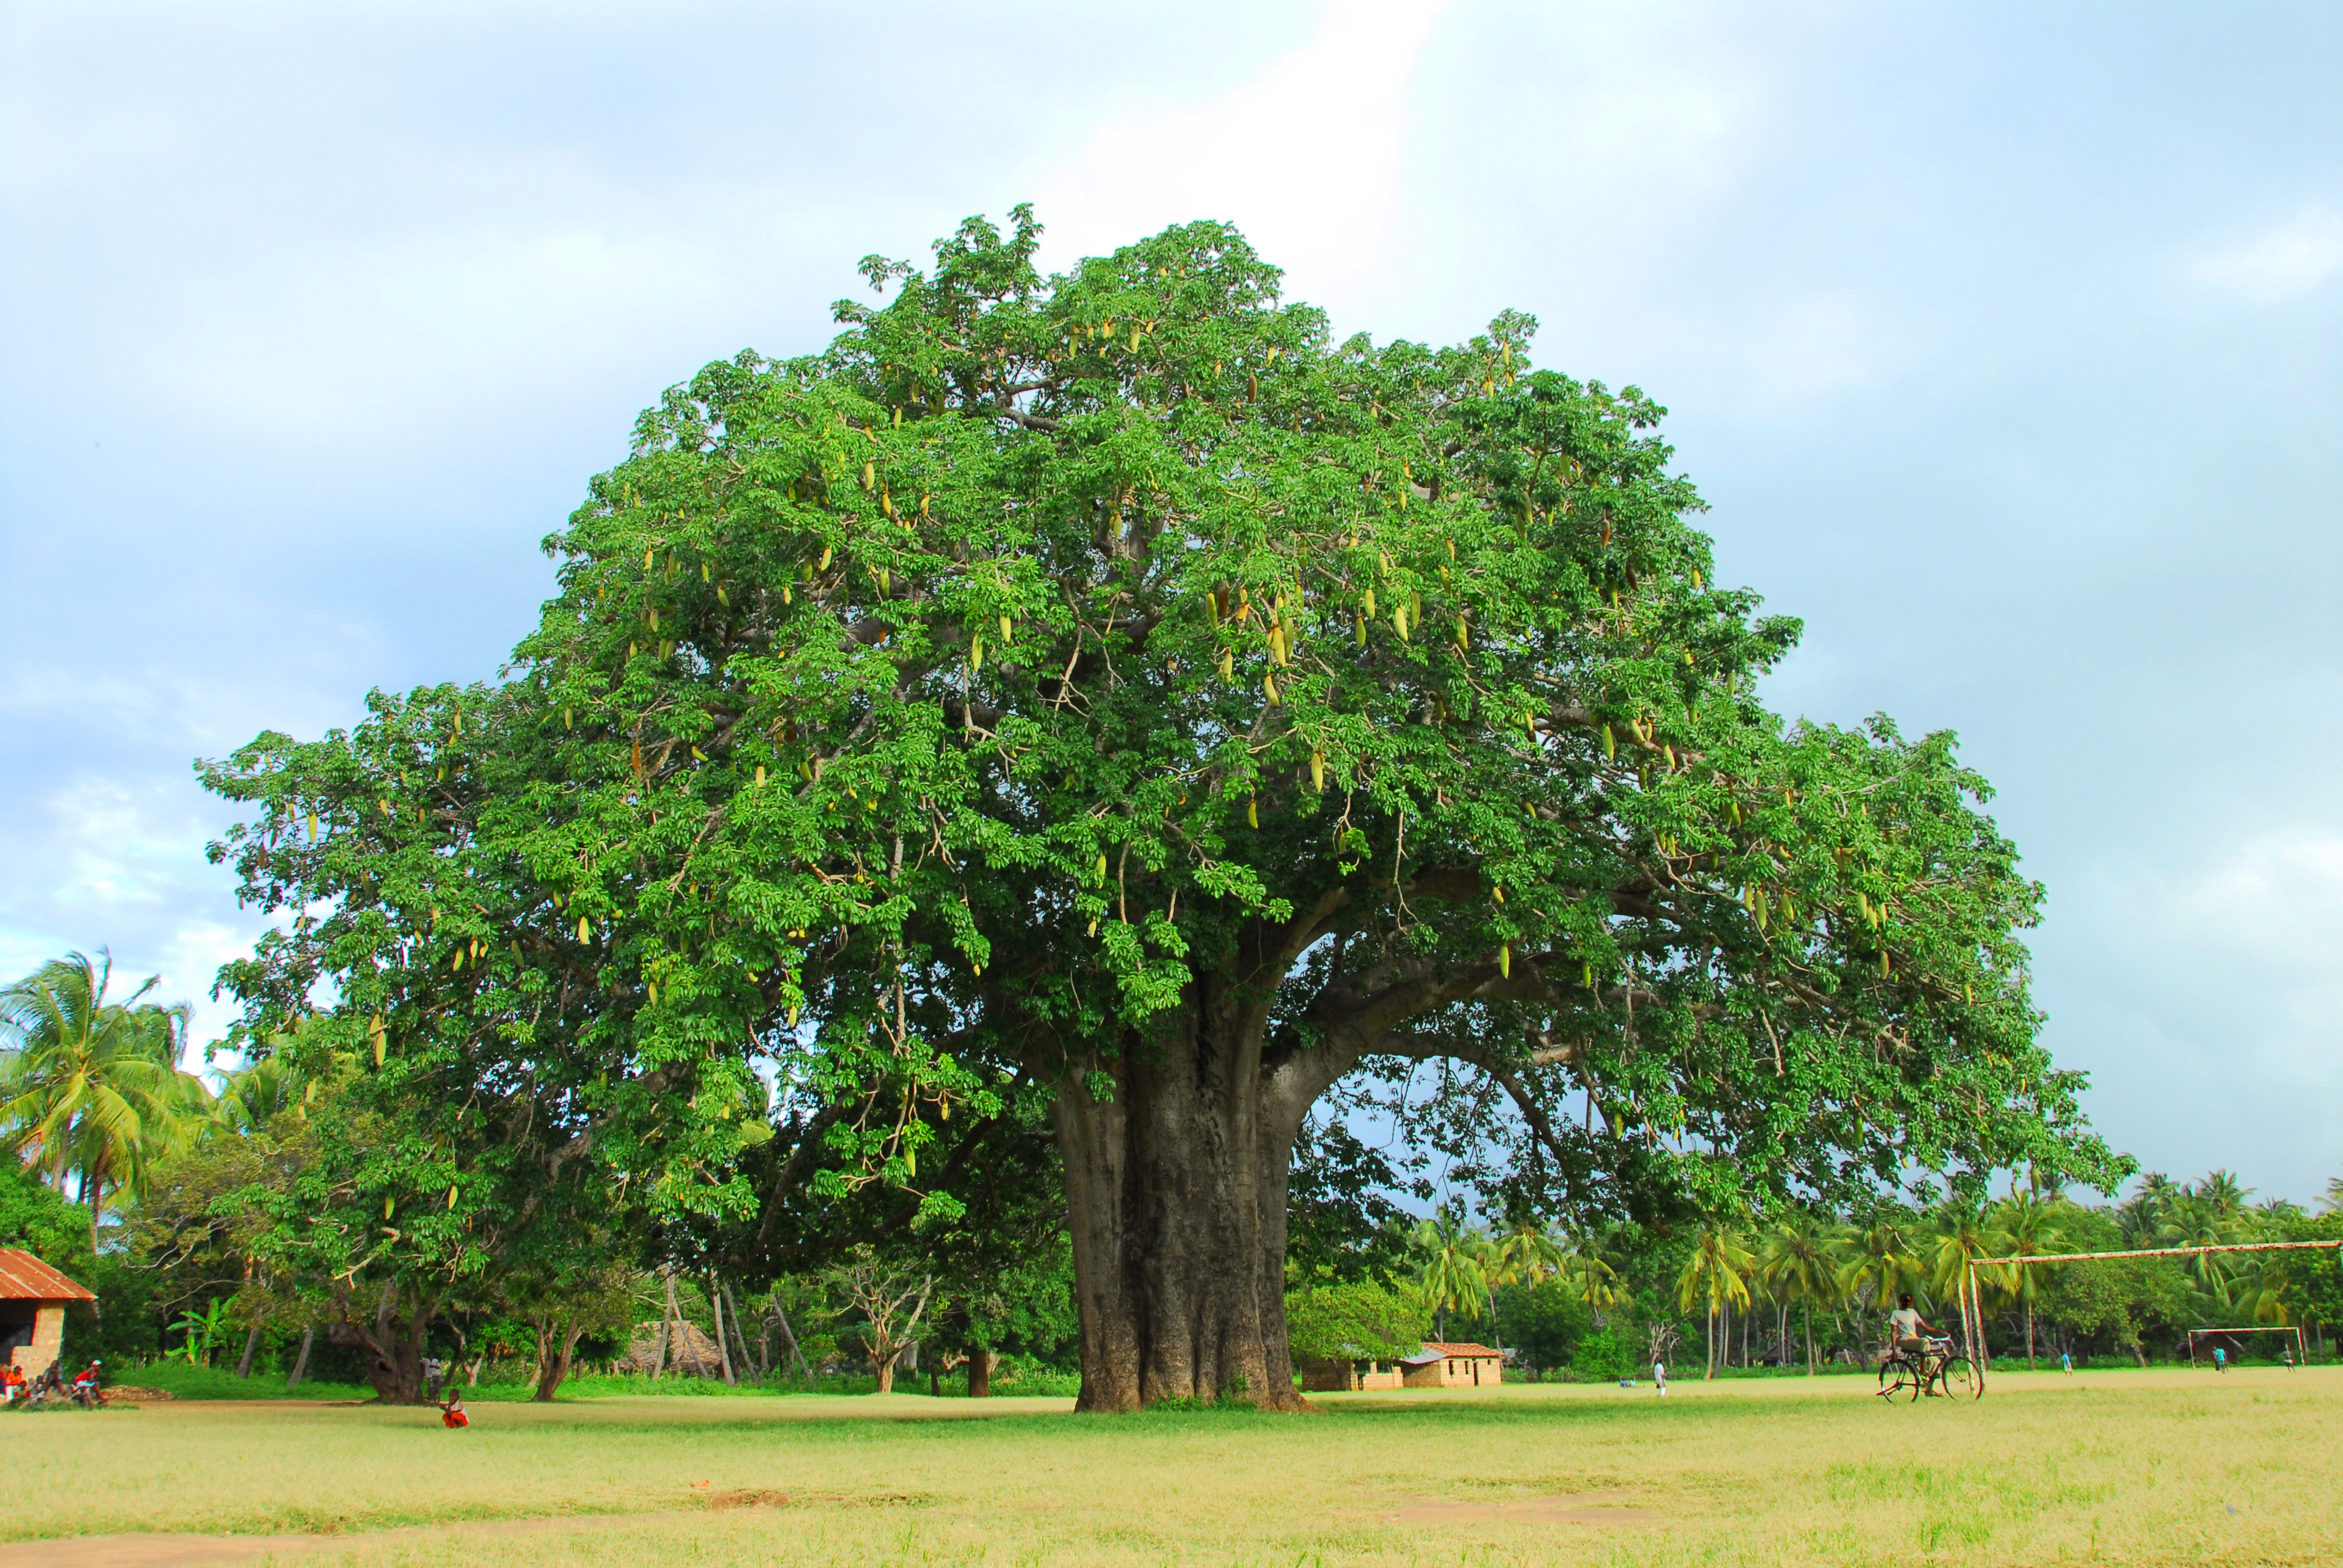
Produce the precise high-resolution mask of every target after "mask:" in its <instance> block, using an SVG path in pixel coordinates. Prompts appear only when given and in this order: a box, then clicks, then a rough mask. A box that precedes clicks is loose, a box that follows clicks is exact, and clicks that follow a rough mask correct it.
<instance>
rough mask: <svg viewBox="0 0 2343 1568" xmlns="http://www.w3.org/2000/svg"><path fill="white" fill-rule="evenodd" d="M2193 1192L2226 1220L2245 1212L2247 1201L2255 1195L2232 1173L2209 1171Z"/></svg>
mask: <svg viewBox="0 0 2343 1568" xmlns="http://www.w3.org/2000/svg"><path fill="white" fill-rule="evenodd" d="M2191 1191H2194V1192H2195V1194H2196V1195H2197V1197H2199V1198H2201V1199H2203V1200H2204V1201H2206V1202H2207V1203H2209V1204H2211V1205H2212V1206H2213V1210H2214V1212H2216V1213H2217V1214H2219V1215H2221V1216H2222V1217H2223V1218H2225V1219H2226V1218H2227V1217H2229V1216H2232V1215H2235V1214H2237V1212H2239V1211H2241V1210H2243V1209H2244V1208H2245V1206H2246V1200H2247V1199H2248V1198H2250V1197H2252V1196H2253V1195H2254V1190H2253V1189H2252V1188H2250V1187H2248V1186H2247V1185H2245V1184H2244V1183H2243V1182H2241V1181H2238V1180H2237V1173H2236V1172H2235V1171H2209V1172H2207V1175H2206V1177H2205V1180H2203V1181H2199V1182H2197V1185H2196V1186H2195V1187H2194V1188H2193V1189H2191Z"/></svg>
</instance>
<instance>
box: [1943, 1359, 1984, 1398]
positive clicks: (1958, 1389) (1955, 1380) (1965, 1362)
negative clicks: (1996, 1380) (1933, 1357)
mask: <svg viewBox="0 0 2343 1568" xmlns="http://www.w3.org/2000/svg"><path fill="white" fill-rule="evenodd" d="M1938 1375H1939V1376H1941V1377H1942V1378H1943V1379H1944V1380H1945V1392H1946V1394H1947V1395H1949V1396H1950V1397H1952V1398H1954V1399H1958V1398H1960V1397H1961V1396H1962V1395H1964V1394H1966V1395H1967V1396H1968V1397H1970V1398H1972V1399H1974V1398H1976V1396H1977V1395H1978V1394H1980V1393H1982V1392H1984V1388H1983V1385H1982V1384H1980V1383H1979V1382H1977V1380H1976V1374H1975V1372H1974V1371H1973V1370H1972V1369H1971V1368H1970V1366H1969V1358H1968V1357H1966V1356H1955V1357H1953V1359H1952V1360H1950V1361H1948V1362H1946V1363H1945V1370H1944V1371H1943V1372H1941V1373H1939V1374H1938Z"/></svg>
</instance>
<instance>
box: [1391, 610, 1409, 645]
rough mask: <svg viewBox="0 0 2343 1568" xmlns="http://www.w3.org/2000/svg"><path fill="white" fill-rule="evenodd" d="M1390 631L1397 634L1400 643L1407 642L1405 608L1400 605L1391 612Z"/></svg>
mask: <svg viewBox="0 0 2343 1568" xmlns="http://www.w3.org/2000/svg"><path fill="white" fill-rule="evenodd" d="M1392 629H1393V631H1395V632H1397V633H1399V639H1400V641H1402V642H1405V641H1406V640H1407V606H1405V605H1401V606H1399V607H1398V608H1395V609H1393V611H1392Z"/></svg>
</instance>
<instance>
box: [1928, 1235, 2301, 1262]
mask: <svg viewBox="0 0 2343 1568" xmlns="http://www.w3.org/2000/svg"><path fill="white" fill-rule="evenodd" d="M2338 1247H2343V1240H2338V1241H2233V1242H2231V1243H2230V1244H2229V1245H2227V1246H2226V1247H2140V1248H2136V1249H2134V1250H2132V1251H2126V1252H2042V1253H2037V1254H2036V1255H2035V1256H2032V1257H2026V1258H1972V1259H1970V1260H1969V1267H1970V1268H1972V1269H2006V1268H2010V1267H2013V1266H2016V1265H2022V1264H2027V1263H2090V1262H2099V1261H2105V1260H2107V1259H2109V1258H2202V1257H2204V1256H2206V1255H2207V1254H2208V1253H2212V1252H2285V1251H2313V1250H2317V1251H2334V1250H2335V1249H2336V1248H2338Z"/></svg>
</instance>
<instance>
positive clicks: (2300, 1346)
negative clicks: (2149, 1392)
mask: <svg viewBox="0 0 2343 1568" xmlns="http://www.w3.org/2000/svg"><path fill="white" fill-rule="evenodd" d="M2238 1334H2292V1335H2293V1336H2294V1364H2295V1365H2297V1366H2300V1365H2302V1363H2303V1360H2304V1357H2305V1354H2306V1347H2305V1345H2304V1342H2303V1338H2302V1325H2301V1324H2299V1323H2284V1324H2279V1323H2258V1324H2256V1325H2255V1326H2253V1327H2251V1328H2242V1329H2190V1330H2189V1331H2188V1364H2189V1365H2190V1366H2192V1367H2193V1366H2195V1365H2196V1364H2197V1341H2198V1340H2223V1339H2230V1338H2233V1337H2235V1336H2236V1335H2238Z"/></svg>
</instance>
